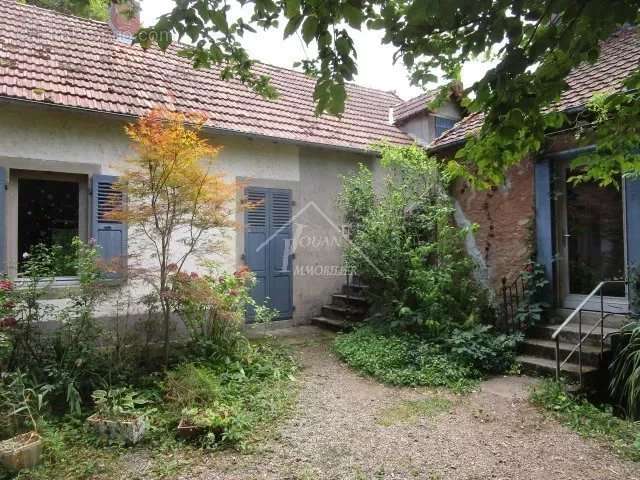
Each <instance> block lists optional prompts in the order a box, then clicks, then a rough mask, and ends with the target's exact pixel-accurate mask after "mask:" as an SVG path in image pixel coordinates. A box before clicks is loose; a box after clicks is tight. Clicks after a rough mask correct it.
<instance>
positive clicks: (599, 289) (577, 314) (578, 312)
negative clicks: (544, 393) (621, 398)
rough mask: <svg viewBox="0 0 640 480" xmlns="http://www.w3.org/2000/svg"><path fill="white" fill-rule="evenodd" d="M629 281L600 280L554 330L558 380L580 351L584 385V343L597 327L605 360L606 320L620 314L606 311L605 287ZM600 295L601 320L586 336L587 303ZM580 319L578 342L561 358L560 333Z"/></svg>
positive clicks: (579, 377)
mask: <svg viewBox="0 0 640 480" xmlns="http://www.w3.org/2000/svg"><path fill="white" fill-rule="evenodd" d="M626 283H627V281H626V280H607V281H603V282H600V283H599V284H598V285H597V286H596V288H594V289H593V290H592V291H591V293H589V295H587V296H586V297H585V298H584V300H582V302H580V304H579V305H578V308H576V309H575V310H574V311H573V312H572V313H571V315H569V316H568V317H567V319H566V320H565V321H564V322H562V324H561V325H560V326H559V327H558V328H557V329H556V330H555V332H553V335H552V336H551V339H552V340H554V341H555V343H556V380H559V379H560V371H561V369H562V367H563V366H564V365H565V364H566V363H567V362H568V361H569V360H570V359H571V357H572V356H573V355H574V354H575V353H576V352H577V353H578V379H579V382H580V386H582V385H583V382H582V371H583V368H582V345H583V344H584V342H585V340H587V339H588V338H589V336H590V335H591V334H592V333H593V332H595V331H596V329H597V328H598V327H600V361H601V362H602V361H603V358H604V344H605V341H606V337H605V334H604V321H605V319H606V318H607V317H609V316H611V315H615V314H620V313H618V312H616V313H606V314H605V311H604V287H605V286H607V285H616V284H617V285H619V284H625V285H626ZM596 295H599V296H600V320H599V321H597V322H596V323H595V324H594V325H593V326H592V327H591V329H590V330H589V331H588V332H587V333H586V335H584V337H583V336H582V312H583V310H585V307H586V305H587V304H588V303H589V302H590V301H591V300H592V299H593V298H594V297H595V296H596ZM622 314H627V312H624V313H622ZM576 318H577V319H578V343H577V344H576V345H575V346H574V347H573V348H572V349H571V351H570V352H569V354H568V355H567V356H566V357H565V359H564V360H562V361H561V360H560V334H561V333H562V332H563V330H565V328H566V327H567V325H569V324H570V323H571V322H573V321H574V320H575V319H576Z"/></svg>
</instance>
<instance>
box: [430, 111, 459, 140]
mask: <svg viewBox="0 0 640 480" xmlns="http://www.w3.org/2000/svg"><path fill="white" fill-rule="evenodd" d="M438 120H446V121H449V122H452V123H451V126H450V127H449V128H447V129H446V130H443V131H442V132H440V133H438ZM457 122H458V120H456V119H454V118H451V117H445V116H443V115H434V116H433V134H434V138H439V137H440V136H441V135H444V134H445V132H448V131H449V130H451V129H452V128H453V127H455V125H456V123H457Z"/></svg>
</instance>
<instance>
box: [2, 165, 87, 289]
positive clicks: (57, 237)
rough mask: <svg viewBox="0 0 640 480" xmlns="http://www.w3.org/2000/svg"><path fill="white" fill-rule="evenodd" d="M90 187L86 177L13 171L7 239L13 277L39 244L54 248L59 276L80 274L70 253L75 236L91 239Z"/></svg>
mask: <svg viewBox="0 0 640 480" xmlns="http://www.w3.org/2000/svg"><path fill="white" fill-rule="evenodd" d="M87 185H88V178H87V177H86V176H82V175H67V174H57V173H47V172H32V171H22V170H12V171H11V176H10V182H9V212H10V223H9V225H10V228H9V232H10V235H9V237H8V239H7V240H8V243H9V248H8V253H9V259H8V260H9V261H8V270H9V273H10V274H11V275H18V274H19V273H21V272H22V269H23V266H24V257H25V253H28V254H32V253H33V252H34V249H37V248H38V246H39V245H44V246H45V247H48V248H52V247H54V250H53V251H52V253H53V258H52V262H53V266H54V269H55V273H56V276H58V277H71V276H74V275H75V274H76V272H75V270H74V268H73V266H72V262H71V261H70V259H69V254H70V252H71V249H70V246H71V241H72V240H73V238H74V237H80V238H81V239H83V240H86V239H87V195H88V188H87ZM11 225H12V227H11Z"/></svg>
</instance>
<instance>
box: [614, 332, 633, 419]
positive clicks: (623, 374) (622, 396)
mask: <svg viewBox="0 0 640 480" xmlns="http://www.w3.org/2000/svg"><path fill="white" fill-rule="evenodd" d="M619 343H620V344H621V345H622V348H621V349H620V351H619V352H617V354H616V356H615V358H614V359H613V362H612V363H611V366H610V370H611V385H610V389H611V393H612V395H613V396H614V398H616V399H618V400H619V401H620V402H621V403H622V405H623V406H624V408H625V410H626V413H627V415H629V416H630V417H632V418H638V415H639V414H640V321H638V320H634V321H632V322H630V323H629V324H627V325H625V326H624V327H623V328H622V330H621V331H620V340H619Z"/></svg>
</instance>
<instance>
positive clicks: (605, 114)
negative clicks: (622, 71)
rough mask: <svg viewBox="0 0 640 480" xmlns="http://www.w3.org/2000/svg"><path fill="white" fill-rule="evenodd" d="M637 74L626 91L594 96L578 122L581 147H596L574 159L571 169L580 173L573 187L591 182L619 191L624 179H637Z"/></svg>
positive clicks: (639, 164)
mask: <svg viewBox="0 0 640 480" xmlns="http://www.w3.org/2000/svg"><path fill="white" fill-rule="evenodd" d="M639 86H640V74H638V73H636V74H635V75H632V76H631V77H630V78H629V79H628V80H627V81H626V82H625V87H626V90H625V91H623V92H618V93H609V94H599V95H596V96H595V97H594V98H593V99H592V101H591V102H590V104H589V105H588V110H587V112H585V114H584V115H583V117H582V118H581V119H580V120H579V122H578V124H579V126H580V129H579V131H578V134H577V137H578V140H579V141H580V143H581V144H583V145H594V144H595V145H596V149H595V151H593V152H589V153H585V154H582V155H580V156H578V157H576V158H575V159H574V160H573V161H572V163H571V166H572V167H573V168H574V169H575V170H576V171H577V172H579V173H577V174H576V175H574V177H572V178H571V181H573V182H574V183H579V182H584V181H594V182H597V183H598V184H599V185H601V186H603V187H606V186H609V185H613V186H615V187H617V188H621V184H620V181H621V179H622V178H624V177H628V178H637V177H638V176H640V154H639V153H638V152H639V151H638V145H640V93H638V87H639Z"/></svg>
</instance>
